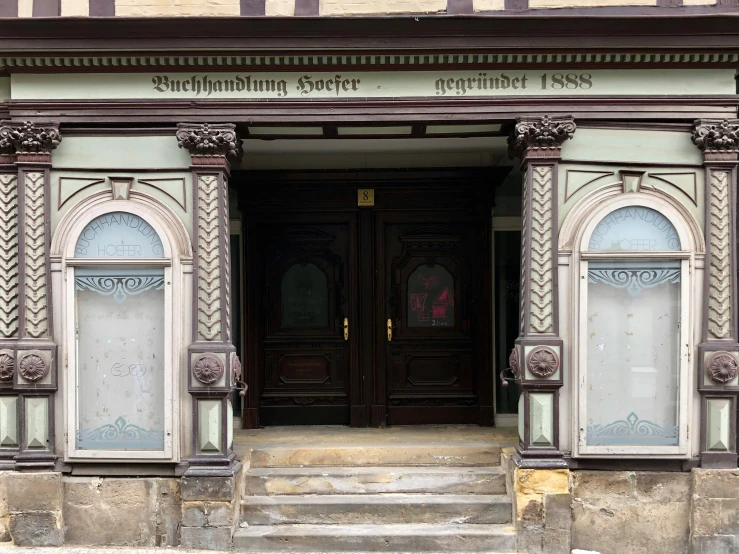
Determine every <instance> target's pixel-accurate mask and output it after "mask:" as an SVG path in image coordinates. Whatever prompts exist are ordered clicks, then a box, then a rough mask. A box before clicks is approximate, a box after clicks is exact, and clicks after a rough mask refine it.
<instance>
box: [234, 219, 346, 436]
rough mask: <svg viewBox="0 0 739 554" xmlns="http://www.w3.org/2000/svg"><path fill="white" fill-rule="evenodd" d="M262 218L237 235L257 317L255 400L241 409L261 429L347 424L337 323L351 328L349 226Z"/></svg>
mask: <svg viewBox="0 0 739 554" xmlns="http://www.w3.org/2000/svg"><path fill="white" fill-rule="evenodd" d="M265 215H266V217H260V216H259V215H253V216H249V217H247V219H246V227H245V228H246V238H247V241H248V243H249V245H250V251H251V256H248V257H247V263H248V265H249V271H248V273H249V279H250V281H251V282H250V283H249V293H248V295H249V297H250V306H254V307H255V309H256V310H257V314H258V321H257V327H256V328H255V331H256V332H255V333H253V335H252V337H251V340H250V348H249V355H250V362H251V364H250V365H251V367H252V368H253V369H256V370H257V372H256V375H255V374H251V375H249V381H250V382H251V383H255V382H256V383H257V387H255V388H256V391H255V392H258V394H259V397H258V404H257V405H254V404H253V403H252V402H251V400H252V398H250V399H249V408H251V409H255V408H256V409H257V410H258V421H259V423H260V424H262V425H287V424H315V425H322V424H348V423H349V404H350V402H349V380H350V377H349V368H350V366H352V365H354V362H355V360H354V358H355V356H354V353H355V351H356V343H357V341H356V340H354V339H352V340H345V339H344V330H343V321H344V318H345V317H346V318H349V319H350V330H351V328H352V327H353V326H354V325H356V322H355V321H353V319H354V316H353V315H352V314H351V311H352V310H351V306H352V302H351V300H352V297H353V296H354V290H355V288H356V282H355V278H356V277H355V276H356V270H355V269H354V267H355V266H356V257H355V256H356V251H355V248H354V244H355V243H356V222H355V218H354V217H353V216H352V214H342V215H331V214H317V213H309V214H295V215H293V216H291V217H279V215H278V214H274V213H270V214H265ZM249 258H251V261H248V260H249ZM321 280H322V281H321ZM252 299H253V300H252ZM352 324H353V325H352ZM350 339H351V333H350ZM250 390H251V389H250Z"/></svg>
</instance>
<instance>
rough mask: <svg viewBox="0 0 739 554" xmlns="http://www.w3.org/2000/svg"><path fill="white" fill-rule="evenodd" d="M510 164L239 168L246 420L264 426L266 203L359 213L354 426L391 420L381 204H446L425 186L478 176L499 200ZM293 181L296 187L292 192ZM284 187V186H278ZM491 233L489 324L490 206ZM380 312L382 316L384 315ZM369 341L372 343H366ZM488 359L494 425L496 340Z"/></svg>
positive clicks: (353, 255) (282, 209)
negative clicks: (251, 222) (366, 192)
mask: <svg viewBox="0 0 739 554" xmlns="http://www.w3.org/2000/svg"><path fill="white" fill-rule="evenodd" d="M510 169H511V168H510V167H469V168H434V169H428V168H423V169H401V170H375V169H370V170H358V171H347V170H306V171H280V170H277V171H239V170H236V171H234V172H233V174H232V177H231V180H230V185H231V186H232V187H234V188H236V189H237V190H238V193H239V208H240V209H241V212H242V221H243V223H242V233H243V234H242V237H243V241H242V244H243V246H242V248H243V250H242V254H243V258H242V259H243V264H244V274H243V277H242V279H243V281H244V283H243V286H244V312H243V314H242V321H244V326H243V329H244V343H243V348H244V351H245V360H246V363H245V364H244V366H245V368H244V377H245V379H246V383H247V385H248V387H249V388H248V391H247V394H246V397H245V398H244V407H243V411H242V421H243V427H244V428H246V429H253V428H257V427H258V426H259V421H258V416H257V413H258V407H259V403H260V394H261V390H260V385H259V377H258V373H259V371H258V370H259V365H258V357H257V356H256V354H257V353H256V352H254V350H255V348H256V346H257V345H258V341H255V340H254V334H255V333H256V332H257V331H256V330H257V325H258V311H259V305H258V301H257V299H256V298H254V295H253V294H251V292H250V288H251V285H250V283H251V281H250V279H253V277H251V275H252V271H254V269H255V268H254V263H255V259H256V258H255V255H254V252H255V250H254V247H255V245H254V244H253V240H251V237H250V236H249V227H248V224H247V219H248V218H249V217H250V216H252V215H254V214H255V213H259V212H262V211H263V210H265V209H267V210H273V211H275V212H279V213H281V214H289V213H299V212H302V213H312V212H315V211H331V212H344V213H347V212H351V213H354V214H356V243H355V244H356V249H355V250H354V251H353V252H350V260H352V259H353V260H354V261H353V262H350V263H352V264H353V267H355V268H357V275H358V277H357V279H354V282H355V283H356V286H355V287H354V290H355V293H354V294H355V295H354V296H352V301H351V302H352V304H353V305H355V306H357V310H353V313H352V314H351V315H350V330H352V331H353V330H356V332H351V331H350V337H351V338H352V341H351V342H352V346H351V352H352V354H351V362H350V370H349V375H350V377H349V379H350V383H349V403H350V407H349V409H350V425H351V426H352V427H366V426H372V427H384V426H385V425H386V424H387V389H386V375H385V371H384V370H385V367H384V365H381V367H380V368H379V369H382V371H379V370H378V366H377V361H378V353H380V352H381V353H382V355H383V356H384V352H385V348H386V345H385V343H384V342H383V341H384V340H385V336H384V332H385V328H384V319H383V318H382V317H379V315H378V314H379V311H378V310H380V309H381V310H382V312H383V313H384V311H385V310H384V297H382V294H384V292H383V289H381V288H380V286H379V283H378V276H377V275H376V272H369V271H362V268H363V267H368V265H367V264H372V265H371V266H369V267H374V268H376V267H378V266H377V265H376V264H377V263H378V261H379V258H378V244H377V236H376V235H377V228H378V225H377V219H378V214H379V213H381V212H392V211H394V210H408V209H418V210H419V211H434V209H435V210H436V211H437V212H438V211H440V210H439V206H438V204H433V203H429V202H427V203H426V204H425V205H420V206H419V205H418V202H417V200H418V198H419V193H420V192H421V191H422V190H424V189H426V188H427V187H429V186H434V185H435V186H440V185H441V186H443V185H448V186H454V187H468V188H469V187H470V183H475V184H476V185H477V186H478V187H480V185H484V187H480V190H484V192H482V193H481V194H483V196H485V197H486V198H488V199H489V202H490V204H489V205H490V206H492V205H493V200H494V189H495V187H496V186H497V185H498V184H500V183H502V182H503V180H504V178H505V176H506V175H507V174H508V172H509V171H510ZM360 188H373V189H375V206H374V207H373V208H363V207H362V208H360V207H358V206H357V189H360ZM391 188H392V189H393V190H394V191H400V192H401V194H400V195H399V196H397V197H394V198H393V199H392V201H391V202H390V201H388V197H389V196H388V195H383V194H381V192H380V193H378V190H379V191H382V190H383V189H384V190H390V189H391ZM285 189H287V190H289V191H290V194H285V193H284V192H285ZM280 190H282V191H283V193H282V194H281V193H279V192H278V191H280ZM485 231H486V233H487V236H486V239H485V240H486V241H487V244H488V245H489V247H488V248H486V251H488V253H489V256H488V259H487V260H486V263H485V268H486V270H485V271H486V275H485V283H486V285H485V286H486V287H487V290H488V291H490V294H488V295H487V298H488V300H487V302H486V305H487V307H488V308H487V309H488V320H490V321H489V323H488V329H490V327H491V325H490V323H491V322H492V317H493V312H492V309H493V304H492V288H491V287H492V263H493V258H492V247H491V246H490V245H491V233H492V223H491V215H490V210H488V212H487V222H486V223H485ZM359 290H371V291H372V294H364V295H362V294H359V292H358V291H359ZM378 318H379V319H378ZM363 345H369V347H365V348H363V347H362V346H363ZM483 350H484V351H485V356H484V357H483V358H484V359H485V360H486V362H485V364H484V367H481V368H480V370H479V373H478V375H482V376H483V377H484V379H483V381H484V380H486V379H487V381H488V382H489V385H487V388H488V389H489V394H490V396H491V398H490V402H489V403H488V404H487V405H488V406H489V407H490V410H489V411H490V414H489V416H486V417H487V419H488V420H489V423H487V424H488V425H492V424H493V417H494V408H493V401H494V389H493V386H494V385H493V378H494V375H493V369H492V365H491V363H492V354H493V352H492V347H489V348H486V349H483Z"/></svg>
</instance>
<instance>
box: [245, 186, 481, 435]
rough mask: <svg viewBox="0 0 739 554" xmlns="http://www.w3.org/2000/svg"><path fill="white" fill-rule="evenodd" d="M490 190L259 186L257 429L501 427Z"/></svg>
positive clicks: (254, 310) (254, 247)
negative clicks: (366, 194)
mask: <svg viewBox="0 0 739 554" xmlns="http://www.w3.org/2000/svg"><path fill="white" fill-rule="evenodd" d="M490 178H491V176H490V174H488V173H486V174H484V175H483V174H479V173H465V174H459V173H456V172H433V173H421V172H410V173H403V174H400V175H393V174H383V175H378V174H371V175H366V174H343V173H340V174H319V175H311V174H308V175H275V174H271V175H259V174H257V175H251V176H249V181H250V183H249V187H248V189H247V191H254V190H261V191H262V192H260V193H258V194H252V193H251V192H246V194H243V195H242V202H241V204H242V209H243V210H244V219H245V226H244V229H245V235H246V236H245V239H246V241H245V242H246V252H245V260H246V272H245V273H246V281H247V282H246V298H247V301H246V313H247V321H246V325H245V329H246V337H245V338H246V345H247V348H246V350H247V363H246V369H247V382H248V384H249V391H248V395H247V399H246V406H245V410H244V422H245V424H246V426H247V427H250V428H253V427H257V426H265V425H299V424H314V425H315V424H347V425H348V424H350V425H352V426H370V425H371V426H384V425H387V424H389V425H403V424H426V423H476V424H481V425H492V424H493V407H492V406H493V404H492V397H493V388H492V387H493V384H492V369H491V367H490V365H491V364H490V358H491V353H490V345H491V337H490V323H489V322H490V290H491V286H490V258H491V252H490V232H489V228H490V225H489V217H490V207H491V202H492V198H491V196H492V195H491V194H490V192H489V191H491V190H492V189H493V185H494V183H491V182H489V181H488V182H481V180H482V179H486V180H487V179H490ZM360 189H371V190H373V191H374V197H375V205H374V206H371V207H358V206H357V197H358V191H359V190H360Z"/></svg>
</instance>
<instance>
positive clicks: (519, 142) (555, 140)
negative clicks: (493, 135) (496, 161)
mask: <svg viewBox="0 0 739 554" xmlns="http://www.w3.org/2000/svg"><path fill="white" fill-rule="evenodd" d="M576 128H577V127H576V126H575V122H574V120H573V119H572V118H570V117H564V118H552V117H550V116H548V115H545V116H544V117H541V118H532V119H529V118H522V119H520V120H519V121H518V122H517V123H516V127H515V128H514V131H513V134H512V135H511V136H510V137H509V138H508V147H509V152H510V155H511V157H521V155H522V154H523V153H524V152H526V151H527V150H530V149H533V150H544V149H552V148H561V146H562V144H563V143H564V142H565V141H566V140H568V139H571V138H572V136H573V135H574V134H575V129H576Z"/></svg>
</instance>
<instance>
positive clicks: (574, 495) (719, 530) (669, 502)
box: [502, 449, 739, 554]
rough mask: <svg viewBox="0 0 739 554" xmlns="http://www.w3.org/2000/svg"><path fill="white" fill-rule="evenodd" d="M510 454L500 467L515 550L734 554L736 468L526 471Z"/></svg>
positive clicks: (737, 543)
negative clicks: (509, 503)
mask: <svg viewBox="0 0 739 554" xmlns="http://www.w3.org/2000/svg"><path fill="white" fill-rule="evenodd" d="M511 456H512V451H511V449H507V450H506V451H504V454H503V459H502V467H503V468H505V469H506V475H507V480H508V481H507V486H508V491H509V494H511V496H512V499H513V504H514V517H515V525H516V532H517V534H518V550H519V552H526V553H527V554H560V553H562V554H569V553H570V549H581V550H585V551H595V552H598V553H599V554H624V553H627V552H628V553H629V554H737V553H739V469H736V470H734V469H720V470H708V469H694V470H693V471H692V472H684V473H680V472H653V471H584V470H576V471H570V470H566V469H564V470H531V469H521V468H518V467H516V465H515V463H514V461H513V459H512V458H511Z"/></svg>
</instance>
